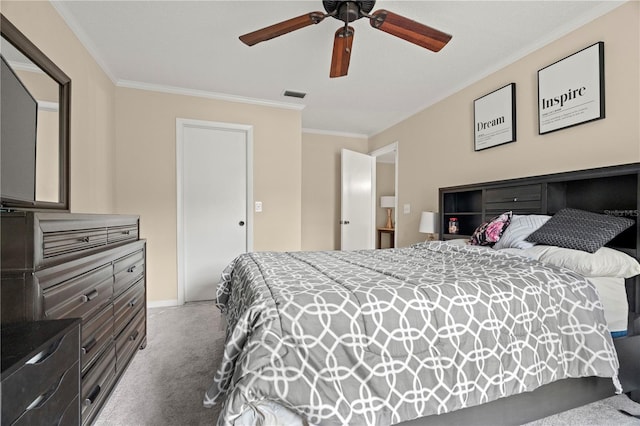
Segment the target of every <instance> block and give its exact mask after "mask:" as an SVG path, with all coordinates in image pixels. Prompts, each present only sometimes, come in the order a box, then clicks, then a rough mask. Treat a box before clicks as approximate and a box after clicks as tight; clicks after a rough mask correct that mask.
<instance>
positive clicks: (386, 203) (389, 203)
mask: <svg viewBox="0 0 640 426" xmlns="http://www.w3.org/2000/svg"><path fill="white" fill-rule="evenodd" d="M380 207H382V208H383V209H387V224H386V225H385V226H384V227H385V228H388V229H393V222H391V209H393V208H395V207H396V197H395V196H393V195H390V196H384V197H380Z"/></svg>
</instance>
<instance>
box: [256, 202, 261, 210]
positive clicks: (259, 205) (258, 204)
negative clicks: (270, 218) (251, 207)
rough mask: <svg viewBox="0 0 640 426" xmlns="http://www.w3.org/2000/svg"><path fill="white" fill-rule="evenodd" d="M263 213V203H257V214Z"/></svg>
mask: <svg viewBox="0 0 640 426" xmlns="http://www.w3.org/2000/svg"><path fill="white" fill-rule="evenodd" d="M261 211H262V201H256V213H260V212H261Z"/></svg>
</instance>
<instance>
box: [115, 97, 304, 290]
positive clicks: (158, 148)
mask: <svg viewBox="0 0 640 426" xmlns="http://www.w3.org/2000/svg"><path fill="white" fill-rule="evenodd" d="M176 118H186V119H195V120H208V121H216V122H225V123H235V124H246V125H252V126H253V136H254V140H253V165H254V171H253V174H254V175H253V176H254V178H253V191H254V199H255V200H260V201H262V203H263V212H262V213H254V228H253V230H254V247H253V248H254V250H255V251H260V250H274V251H284V250H300V247H301V217H300V212H301V181H302V176H301V173H302V169H301V155H302V153H301V141H300V139H301V115H300V111H297V110H288V109H278V108H268V107H263V106H256V105H249V104H243V103H233V102H225V101H218V100H212V99H205V98H197V97H191V96H181V95H174V94H166V93H158V92H151V91H145V90H136V89H129V88H121V87H119V88H117V90H116V153H115V158H116V179H115V181H116V188H117V190H116V212H117V213H135V214H140V215H141V233H142V237H143V238H146V239H147V250H148V254H147V256H148V264H149V267H148V279H147V281H148V283H149V284H148V285H149V288H148V291H149V295H148V298H149V300H151V301H162V300H176V299H177V254H176V245H177V227H176V220H177V219H176V210H177V205H176Z"/></svg>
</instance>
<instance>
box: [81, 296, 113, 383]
mask: <svg viewBox="0 0 640 426" xmlns="http://www.w3.org/2000/svg"><path fill="white" fill-rule="evenodd" d="M112 340H113V306H112V305H111V304H109V305H108V306H107V307H106V308H104V309H103V310H102V311H100V313H98V314H97V315H95V316H94V317H92V318H91V319H90V320H89V321H87V322H86V323H84V324H82V347H81V348H80V353H81V357H82V371H85V370H86V369H87V368H89V367H90V365H91V363H92V362H93V361H94V360H95V359H96V357H97V356H98V355H99V354H100V353H101V352H102V350H103V349H104V348H105V346H106V345H108V344H109V343H110V342H111V341H112Z"/></svg>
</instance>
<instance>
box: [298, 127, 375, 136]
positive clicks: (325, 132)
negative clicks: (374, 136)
mask: <svg viewBox="0 0 640 426" xmlns="http://www.w3.org/2000/svg"><path fill="white" fill-rule="evenodd" d="M302 133H310V134H314V135H327V136H340V137H343V138H357V139H369V136H367V135H363V134H362V133H347V132H337V131H333V130H320V129H310V128H308V127H303V128H302Z"/></svg>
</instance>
